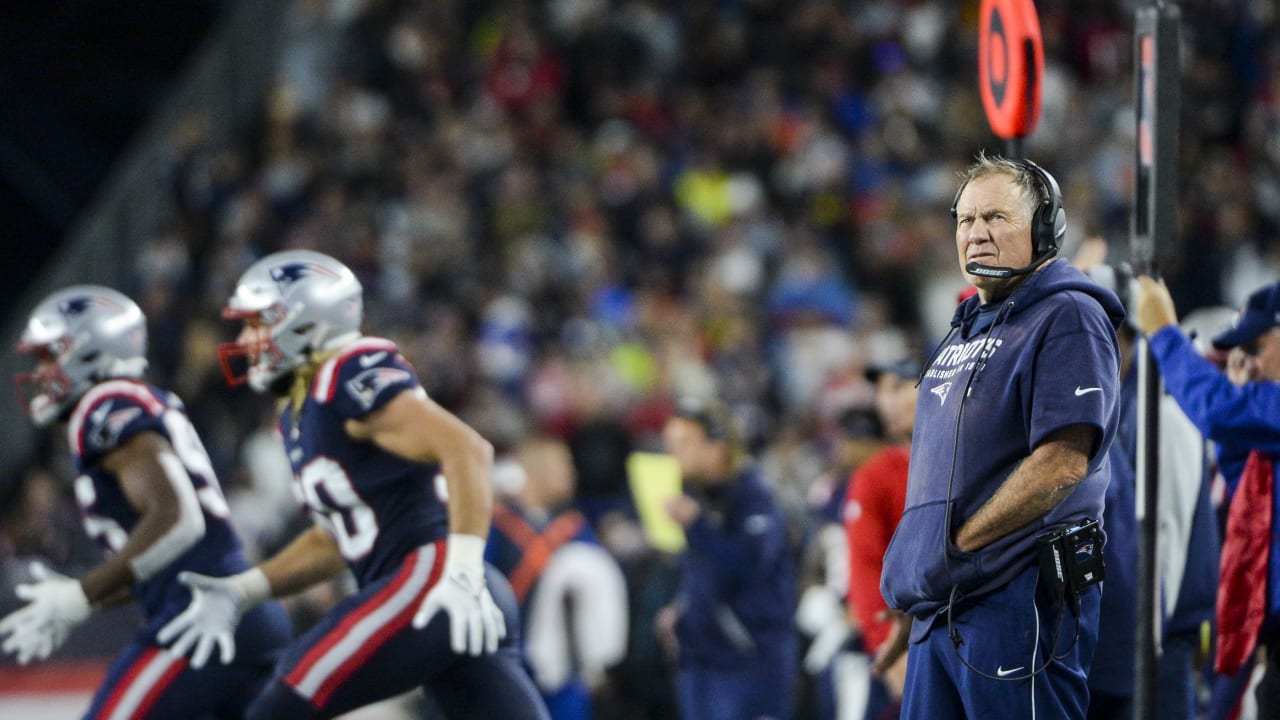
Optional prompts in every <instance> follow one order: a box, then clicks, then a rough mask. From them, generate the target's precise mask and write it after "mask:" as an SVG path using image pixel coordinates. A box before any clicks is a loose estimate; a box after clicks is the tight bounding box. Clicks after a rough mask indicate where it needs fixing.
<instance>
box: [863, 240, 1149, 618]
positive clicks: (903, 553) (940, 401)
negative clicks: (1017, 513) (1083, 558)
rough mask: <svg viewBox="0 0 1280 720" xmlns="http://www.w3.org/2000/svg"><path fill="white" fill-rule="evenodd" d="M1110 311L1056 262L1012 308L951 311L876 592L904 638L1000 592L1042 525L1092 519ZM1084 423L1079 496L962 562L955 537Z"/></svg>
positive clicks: (1108, 412) (1098, 293) (1103, 429)
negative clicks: (951, 606)
mask: <svg viewBox="0 0 1280 720" xmlns="http://www.w3.org/2000/svg"><path fill="white" fill-rule="evenodd" d="M1123 318H1124V311H1123V309H1122V307H1121V305H1120V301H1119V300H1118V299H1117V298H1116V296H1115V295H1114V294H1113V293H1111V292H1110V291H1108V290H1106V289H1104V288H1101V287H1099V286H1098V285H1097V284H1096V283H1094V282H1093V281H1092V280H1090V279H1089V278H1088V276H1086V275H1085V274H1084V273H1082V272H1080V271H1079V270H1076V269H1075V268H1073V267H1071V265H1070V264H1068V263H1067V262H1066V261H1065V260H1062V259H1059V260H1056V261H1054V262H1052V263H1050V264H1048V265H1045V266H1044V267H1043V268H1041V269H1040V270H1039V271H1037V272H1035V273H1033V274H1032V275H1031V276H1030V277H1028V278H1027V279H1026V280H1025V281H1024V282H1023V283H1022V284H1021V285H1020V286H1019V287H1018V288H1017V289H1016V290H1015V291H1014V292H1013V293H1012V294H1011V295H1010V296H1009V297H1007V298H1004V299H1003V300H1001V301H999V302H998V303H991V304H989V305H986V306H984V305H982V304H981V301H980V299H979V298H978V297H977V296H974V297H970V298H969V299H967V300H965V301H964V302H963V303H961V305H960V306H959V307H958V308H957V309H956V313H955V316H954V317H953V319H952V321H951V332H950V333H949V334H948V336H947V338H946V339H945V340H943V342H942V344H941V345H940V346H939V347H938V349H937V351H935V353H934V355H933V357H932V358H931V359H930V361H929V363H928V364H927V366H926V368H925V371H924V373H923V375H922V376H921V385H920V399H919V401H918V403H917V406H916V426H915V432H914V435H913V437H914V441H913V442H912V446H911V462H910V472H909V475H908V481H907V502H906V509H905V511H904V512H903V516H902V521H901V522H900V523H899V524H898V529H897V531H896V532H895V533H894V537H893V540H892V541H891V542H890V544H889V549H888V550H887V551H886V553H885V563H884V574H883V576H882V579H881V586H880V589H881V593H882V594H883V595H884V598H885V601H886V602H887V603H888V604H889V606H890V607H893V608H898V609H900V610H903V611H905V612H907V613H908V614H910V615H912V616H914V617H915V618H916V619H917V620H924V621H925V622H916V623H914V624H913V631H912V639H913V640H919V639H921V638H923V636H924V635H925V634H927V633H928V630H929V628H930V627H931V626H932V619H933V618H934V617H935V616H936V614H937V613H938V612H939V611H940V610H942V609H945V607H946V606H947V603H948V602H949V599H950V598H952V597H953V591H954V592H955V597H956V598H957V599H958V598H964V599H965V600H972V599H976V598H979V597H981V596H983V595H987V594H990V593H992V592H995V591H997V590H999V589H1000V588H1002V587H1004V586H1005V585H1006V584H1008V583H1009V581H1011V580H1012V579H1013V578H1014V577H1016V576H1017V575H1018V574H1020V573H1021V572H1022V571H1024V570H1026V569H1027V568H1028V567H1030V566H1031V565H1032V564H1033V563H1035V562H1036V551H1035V548H1034V545H1035V538H1036V536H1037V535H1039V534H1041V532H1042V531H1043V530H1044V529H1046V528H1048V527H1051V526H1056V525H1062V524H1065V523H1068V522H1073V521H1077V520H1082V519H1085V518H1094V519H1096V518H1098V517H1100V516H1101V514H1102V507H1103V495H1104V493H1105V492H1106V487H1107V482H1108V480H1109V478H1110V474H1111V473H1110V465H1109V463H1108V461H1107V449H1108V448H1109V447H1110V445H1111V441H1112V438H1113V436H1114V435H1115V431H1116V425H1117V422H1118V404H1117V403H1118V399H1119V390H1120V388H1119V385H1120V382H1119V367H1120V354H1119V349H1118V345H1117V343H1116V333H1115V329H1116V327H1117V326H1118V325H1119V323H1120V322H1121V321H1122V320H1123ZM1082 424H1083V425H1091V426H1093V427H1094V428H1095V429H1096V430H1097V431H1098V432H1097V442H1096V443H1095V444H1094V446H1093V447H1092V448H1091V449H1090V453H1089V463H1088V469H1087V471H1086V474H1085V477H1084V479H1083V480H1082V481H1081V482H1080V483H1079V484H1078V485H1077V486H1076V488H1075V489H1074V490H1073V491H1072V492H1071V493H1070V494H1069V495H1068V496H1067V497H1066V498H1065V499H1063V500H1062V502H1061V503H1059V504H1058V506H1057V507H1055V508H1054V509H1053V510H1051V511H1049V513H1047V514H1046V515H1045V516H1043V517H1041V518H1040V519H1039V520H1037V521H1034V522H1032V523H1029V524H1028V525H1026V526H1025V527H1022V528H1019V529H1017V530H1015V531H1013V532H1011V533H1009V534H1007V535H1005V536H1004V537H1002V538H1000V539H998V540H996V541H995V542H992V543H990V544H989V545H987V546H986V547H983V548H981V549H980V550H978V551H976V552H972V553H966V552H961V551H960V550H958V549H957V548H956V546H955V544H954V539H955V535H956V531H957V530H958V529H959V528H960V527H961V526H962V525H963V524H964V523H965V521H967V520H968V519H969V518H970V517H972V516H973V514H974V513H975V512H977V511H978V509H979V508H981V507H982V505H983V504H985V503H986V502H987V500H989V499H990V498H991V496H992V495H993V494H995V492H996V490H997V489H998V488H999V487H1000V486H1001V485H1002V484H1003V483H1004V482H1005V480H1006V479H1007V478H1008V477H1009V475H1010V474H1011V473H1012V472H1013V471H1014V469H1015V468H1016V467H1017V466H1018V465H1019V464H1020V463H1021V462H1022V461H1023V460H1024V459H1026V458H1027V457H1028V456H1030V455H1031V453H1032V451H1033V450H1035V448H1036V447H1037V446H1039V445H1040V444H1041V443H1043V442H1044V441H1045V440H1046V439H1048V437H1049V436H1050V435H1052V434H1053V433H1054V432H1056V431H1058V430H1061V429H1063V428H1066V427H1069V426H1072V425H1082Z"/></svg>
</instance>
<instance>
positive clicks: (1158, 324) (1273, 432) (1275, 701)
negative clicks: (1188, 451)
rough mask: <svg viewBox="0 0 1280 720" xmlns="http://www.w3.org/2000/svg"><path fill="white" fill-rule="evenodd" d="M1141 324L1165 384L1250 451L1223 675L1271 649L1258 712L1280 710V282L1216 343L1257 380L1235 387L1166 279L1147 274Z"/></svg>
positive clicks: (1221, 614) (1229, 560)
mask: <svg viewBox="0 0 1280 720" xmlns="http://www.w3.org/2000/svg"><path fill="white" fill-rule="evenodd" d="M1139 280H1140V283H1141V285H1140V290H1139V291H1138V295H1137V299H1136V309H1135V318H1136V320H1137V323H1138V326H1139V328H1140V329H1141V331H1142V332H1143V333H1144V334H1145V335H1146V336H1147V338H1148V341H1149V343H1150V346H1151V350H1152V352H1153V353H1154V355H1155V358H1156V363H1157V364H1158V365H1159V369H1160V375H1161V377H1162V378H1163V379H1164V381H1165V387H1166V388H1167V389H1168V392H1169V394H1170V395H1171V396H1173V398H1174V399H1175V400H1177V402H1178V405H1179V406H1180V407H1181V408H1182V409H1183V411H1184V412H1186V413H1187V416H1188V417H1189V418H1190V419H1191V421H1192V422H1194V423H1195V424H1196V427H1198V428H1199V429H1200V430H1201V432H1203V433H1204V434H1205V435H1206V436H1207V437H1209V438H1210V439H1212V440H1214V441H1215V442H1218V443H1220V444H1221V445H1224V446H1228V447H1234V448H1239V447H1242V446H1246V447H1248V448H1250V450H1249V455H1248V460H1247V461H1246V463H1245V466H1244V471H1243V473H1242V474H1241V477H1240V481H1239V485H1238V487H1237V488H1236V491H1235V493H1234V495H1233V497H1232V499H1231V509H1230V510H1229V512H1228V516H1227V527H1226V538H1225V539H1224V541H1223V546H1222V572H1221V578H1222V581H1221V586H1220V587H1219V589H1218V592H1219V599H1218V603H1217V610H1218V613H1217V619H1218V629H1219V637H1218V647H1217V657H1216V659H1215V663H1214V670H1215V671H1217V672H1218V673H1221V674H1223V675H1228V676H1233V675H1236V674H1237V673H1238V672H1240V671H1241V669H1242V668H1245V667H1247V666H1248V661H1249V660H1250V659H1251V658H1252V656H1253V654H1254V650H1255V648H1258V647H1264V648H1266V653H1267V659H1268V661H1267V666H1266V672H1265V674H1264V675H1263V677H1262V681H1261V682H1260V683H1259V684H1258V686H1257V690H1256V696H1257V706H1258V716H1259V717H1273V716H1275V715H1276V714H1277V713H1278V712H1280V672H1277V667H1278V666H1277V663H1280V655H1278V654H1277V653H1278V650H1277V648H1280V641H1277V638H1276V637H1275V627H1276V625H1275V617H1276V615H1277V613H1280V603H1278V601H1277V594H1276V593H1275V592H1274V591H1273V586H1274V584H1273V583H1272V582H1271V578H1273V577H1274V576H1275V574H1276V573H1277V569H1276V565H1277V563H1280V550H1277V543H1278V542H1280V533H1277V531H1276V527H1277V526H1276V524H1275V523H1274V522H1273V521H1272V518H1274V517H1276V507H1275V504H1276V502H1277V501H1280V493H1276V492H1275V477H1276V476H1275V466H1274V462H1273V460H1272V458H1273V454H1274V452H1275V451H1276V447H1277V441H1280V425H1278V424H1277V420H1276V417H1277V415H1276V405H1275V403H1276V402H1277V401H1280V395H1278V394H1277V392H1276V385H1275V383H1276V381H1277V380H1280V328H1278V327H1277V326H1280V321H1278V320H1277V318H1280V284H1269V285H1265V286H1263V287H1261V288H1259V289H1257V290H1255V291H1254V292H1253V294H1251V295H1250V296H1249V299H1248V301H1247V302H1246V304H1245V307H1244V310H1243V311H1241V314H1240V317H1239V319H1237V321H1236V323H1235V324H1234V325H1233V326H1232V327H1231V328H1230V329H1228V330H1226V331H1225V332H1223V333H1221V334H1219V335H1218V336H1216V337H1215V338H1214V339H1213V344H1214V346H1215V347H1217V348H1220V349H1230V348H1241V349H1242V350H1243V351H1244V354H1245V355H1246V356H1247V358H1246V361H1247V364H1248V365H1251V366H1253V368H1254V371H1253V372H1254V373H1255V375H1254V378H1255V379H1254V380H1253V381H1251V382H1248V383H1246V384H1244V385H1243V386H1237V385H1234V384H1233V383H1232V382H1231V380H1230V379H1228V377H1227V376H1226V375H1225V374H1223V373H1222V372H1221V371H1220V370H1218V368H1216V367H1214V366H1213V365H1212V364H1211V363H1209V362H1208V361H1207V360H1205V359H1203V358H1202V357H1200V356H1199V354H1198V353H1196V351H1195V349H1194V346H1193V345H1192V344H1191V342H1190V341H1189V340H1187V339H1186V337H1185V336H1183V334H1182V333H1181V332H1180V331H1179V330H1178V328H1177V325H1176V323H1177V315H1176V312H1175V310H1174V305H1173V300H1172V298H1171V297H1170V296H1169V291H1168V289H1167V288H1166V287H1165V286H1164V284H1163V283H1159V282H1157V281H1154V280H1152V279H1151V278H1149V277H1142V278H1139Z"/></svg>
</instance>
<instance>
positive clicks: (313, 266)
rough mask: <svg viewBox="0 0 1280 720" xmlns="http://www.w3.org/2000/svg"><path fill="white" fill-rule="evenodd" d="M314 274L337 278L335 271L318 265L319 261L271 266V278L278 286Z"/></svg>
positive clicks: (290, 283) (283, 285) (289, 283)
mask: <svg viewBox="0 0 1280 720" xmlns="http://www.w3.org/2000/svg"><path fill="white" fill-rule="evenodd" d="M314 275H320V276H323V277H327V278H330V279H333V280H337V279H338V275H337V273H335V272H333V271H332V270H330V269H328V268H326V267H324V266H323V265H320V264H319V263H312V262H291V263H286V264H284V265H277V266H276V267H273V268H271V279H272V280H274V281H275V282H276V284H277V285H279V286H280V287H288V286H289V285H292V284H294V283H296V282H298V281H299V280H303V279H305V278H308V277H311V276H314Z"/></svg>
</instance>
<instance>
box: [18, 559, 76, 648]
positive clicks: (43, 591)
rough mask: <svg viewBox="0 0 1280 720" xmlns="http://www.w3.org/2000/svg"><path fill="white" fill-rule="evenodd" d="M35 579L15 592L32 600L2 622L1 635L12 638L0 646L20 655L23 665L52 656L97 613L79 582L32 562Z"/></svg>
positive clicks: (32, 573)
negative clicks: (74, 631) (79, 626)
mask: <svg viewBox="0 0 1280 720" xmlns="http://www.w3.org/2000/svg"><path fill="white" fill-rule="evenodd" d="M31 577H33V578H35V582H34V583H26V584H23V585H19V586H18V587H17V588H15V589H14V594H16V595H17V596H18V597H20V598H22V599H23V600H27V601H28V602H27V604H26V606H24V607H23V608H21V609H19V610H14V611H13V612H11V613H9V614H8V615H7V616H6V617H5V619H4V620H0V635H5V634H7V635H8V636H9V637H8V638H7V639H6V640H5V641H4V645H3V646H0V647H3V649H4V651H5V652H7V653H13V654H14V655H17V656H18V664H19V665H26V664H27V663H28V662H31V660H32V658H34V659H36V660H44V659H45V658H47V657H49V655H50V654H51V653H52V652H53V651H54V650H57V649H58V648H59V647H61V646H62V643H63V642H65V641H66V639H67V635H69V634H70V633H71V631H72V630H73V629H75V627H76V626H77V625H79V624H80V623H82V622H84V620H85V618H87V617H89V614H90V613H91V612H93V608H92V607H90V606H89V599H88V598H87V597H85V595H84V588H82V587H81V586H80V581H79V580H75V579H72V578H69V577H67V576H66V575H61V574H59V573H56V572H54V571H52V570H49V569H48V568H46V567H45V566H44V565H43V564H41V563H38V562H33V563H31Z"/></svg>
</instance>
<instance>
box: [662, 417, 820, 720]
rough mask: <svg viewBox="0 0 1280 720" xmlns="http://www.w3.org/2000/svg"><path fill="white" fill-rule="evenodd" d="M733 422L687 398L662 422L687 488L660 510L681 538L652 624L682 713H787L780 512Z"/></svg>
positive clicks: (788, 644) (781, 716)
mask: <svg viewBox="0 0 1280 720" xmlns="http://www.w3.org/2000/svg"><path fill="white" fill-rule="evenodd" d="M732 423H733V419H732V418H731V417H730V416H729V414H728V412H727V411H726V409H725V408H724V406H723V405H721V404H719V403H716V402H714V401H712V400H702V399H697V398H692V397H686V398H682V399H681V400H680V401H679V402H677V404H676V409H675V412H674V414H673V415H672V416H671V418H670V419H669V420H668V421H667V424H666V426H665V427H664V428H663V438H664V440H665V442H666V447H667V451H668V452H669V453H671V455H672V456H674V457H675V459H676V462H677V463H678V465H679V467H680V476H681V478H682V480H683V487H684V495H682V496H680V497H677V498H674V499H672V500H670V501H669V502H668V505H667V512H668V513H669V514H670V515H671V517H672V519H674V520H675V521H676V522H678V523H680V525H682V526H683V527H684V531H685V536H686V538H687V539H688V547H687V549H686V550H685V553H684V558H683V562H682V565H681V570H680V588H679V592H678V594H677V595H676V597H675V600H674V602H673V603H672V605H671V606H670V607H669V608H668V609H667V610H665V611H664V613H663V614H662V615H661V616H660V617H659V624H660V626H661V628H662V631H663V632H668V633H671V634H673V635H674V638H673V639H674V642H673V645H674V646H675V649H676V652H677V653H678V657H679V662H678V666H677V669H676V697H677V700H678V703H679V707H680V716H681V717H682V718H684V720H735V719H740V718H769V719H770V720H787V719H788V718H790V717H791V713H792V704H793V702H794V698H793V689H792V683H793V682H794V680H795V670H796V660H797V658H796V654H797V652H798V642H797V637H796V634H795V630H794V629H793V628H792V615H793V613H794V609H795V604H796V589H795V565H794V560H793V558H792V557H791V553H790V552H789V548H788V544H787V537H786V525H785V523H784V521H783V518H782V513H781V511H780V510H779V508H778V506H777V504H776V502H775V501H774V499H773V497H772V495H771V494H770V492H769V490H768V488H766V487H765V486H764V484H763V483H762V482H761V481H760V478H759V475H758V474H757V471H756V470H755V469H754V467H752V465H751V464H750V463H749V460H748V458H747V456H746V455H745V453H744V449H743V447H742V441H741V439H740V436H739V434H738V431H737V430H736V429H735V428H734V427H733V424H732Z"/></svg>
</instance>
